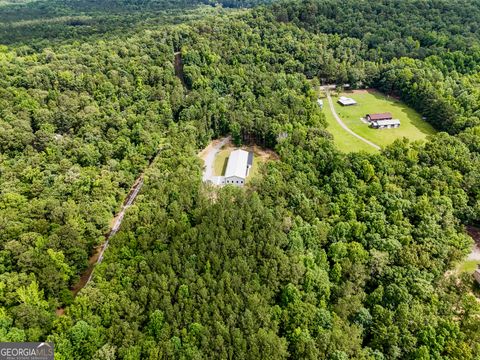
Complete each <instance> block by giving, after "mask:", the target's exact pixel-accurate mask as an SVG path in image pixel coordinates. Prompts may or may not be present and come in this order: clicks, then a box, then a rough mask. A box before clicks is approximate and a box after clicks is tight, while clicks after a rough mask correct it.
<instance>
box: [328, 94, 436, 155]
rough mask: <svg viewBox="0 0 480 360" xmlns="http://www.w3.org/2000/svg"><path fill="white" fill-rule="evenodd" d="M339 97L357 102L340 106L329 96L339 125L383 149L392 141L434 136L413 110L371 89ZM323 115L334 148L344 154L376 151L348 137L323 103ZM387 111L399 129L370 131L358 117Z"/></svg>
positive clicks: (432, 130)
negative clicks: (341, 122)
mask: <svg viewBox="0 0 480 360" xmlns="http://www.w3.org/2000/svg"><path fill="white" fill-rule="evenodd" d="M341 95H343V96H348V97H351V98H353V99H354V100H355V101H357V105H354V106H347V107H343V106H342V105H340V104H338V103H337V102H336V101H337V99H338V97H336V96H332V100H333V101H334V102H335V105H334V107H335V111H336V112H337V114H338V116H340V118H341V119H342V120H343V122H344V123H345V124H346V125H347V126H348V127H349V128H350V129H351V130H352V131H354V132H355V133H357V134H358V135H360V136H362V137H364V138H365V139H367V140H370V141H372V142H374V143H375V144H377V145H379V146H381V147H384V146H387V145H389V144H391V143H393V142H394V141H395V140H396V139H401V138H403V137H406V138H408V139H410V140H411V141H415V140H425V139H427V138H428V136H429V135H433V134H435V132H436V131H435V129H434V128H433V127H432V126H431V125H430V124H429V123H427V122H426V121H424V120H422V117H421V115H420V114H419V113H417V112H416V111H415V110H413V109H411V108H409V107H408V106H407V105H405V104H404V103H402V102H401V101H399V100H397V99H394V98H391V97H387V96H385V95H383V94H381V93H379V92H377V91H374V90H369V91H366V90H361V91H353V92H345V93H342V94H341ZM324 102H325V106H324V112H325V115H326V118H327V121H328V124H329V127H328V129H327V130H328V131H330V132H331V133H332V135H333V136H334V139H335V144H336V145H337V147H338V148H339V149H340V150H342V151H345V152H352V151H361V150H364V151H369V152H375V151H376V150H375V149H374V148H372V147H371V146H369V145H367V144H366V143H364V142H362V141H361V140H359V139H357V138H355V137H354V136H352V135H351V134H348V133H347V132H345V131H344V130H343V129H342V128H341V127H340V125H338V123H337V122H336V120H335V119H334V118H333V115H332V114H331V112H330V108H329V106H328V103H327V102H326V101H324ZM383 112H390V113H392V116H393V118H394V119H399V120H400V121H401V123H402V124H401V126H400V127H399V128H397V129H382V130H380V129H378V130H376V129H372V128H370V127H369V126H368V125H367V124H365V123H363V122H362V121H361V120H360V118H362V117H364V116H365V115H366V114H368V113H383Z"/></svg>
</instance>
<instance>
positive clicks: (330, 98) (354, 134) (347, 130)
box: [326, 90, 381, 150]
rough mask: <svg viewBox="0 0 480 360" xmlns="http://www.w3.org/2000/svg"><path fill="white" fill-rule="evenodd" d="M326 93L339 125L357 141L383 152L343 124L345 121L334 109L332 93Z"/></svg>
mask: <svg viewBox="0 0 480 360" xmlns="http://www.w3.org/2000/svg"><path fill="white" fill-rule="evenodd" d="M326 93H327V99H328V104H329V105H330V111H331V112H332V115H333V117H334V118H335V120H337V122H338V124H339V125H340V126H341V127H342V128H343V129H344V130H345V131H346V132H348V133H349V134H351V135H353V136H355V137H356V138H357V139H360V140H362V141H363V142H365V143H367V144H368V145H370V146H373V147H374V148H375V149H377V150H381V148H380V146H378V145H377V144H375V143H373V142H371V141H370V140H367V139H365V138H364V137H361V136H360V135H358V134H357V133H356V132H354V131H352V130H350V128H349V127H348V126H347V125H346V124H345V123H344V122H343V120H342V119H341V118H340V116H338V114H337V112H336V111H335V108H334V106H333V101H332V97H331V96H330V92H329V91H328V90H327V91H326Z"/></svg>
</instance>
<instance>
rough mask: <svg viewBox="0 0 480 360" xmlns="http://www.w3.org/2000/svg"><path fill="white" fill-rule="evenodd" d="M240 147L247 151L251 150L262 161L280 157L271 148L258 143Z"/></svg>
mask: <svg viewBox="0 0 480 360" xmlns="http://www.w3.org/2000/svg"><path fill="white" fill-rule="evenodd" d="M242 149H244V150H247V151H253V153H254V154H255V156H257V157H258V158H259V159H260V160H261V161H262V162H266V161H270V160H279V159H280V157H279V156H278V154H277V153H276V152H275V151H273V150H271V149H264V148H262V147H260V146H258V145H253V146H242Z"/></svg>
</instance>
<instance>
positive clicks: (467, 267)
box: [458, 260, 480, 273]
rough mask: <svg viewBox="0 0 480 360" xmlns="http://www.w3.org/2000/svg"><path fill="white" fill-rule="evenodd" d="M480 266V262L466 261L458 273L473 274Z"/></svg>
mask: <svg viewBox="0 0 480 360" xmlns="http://www.w3.org/2000/svg"><path fill="white" fill-rule="evenodd" d="M479 264H480V261H478V260H465V261H463V262H461V263H460V264H459V265H458V271H459V272H461V273H473V272H474V271H475V269H476V268H477V267H478V265H479Z"/></svg>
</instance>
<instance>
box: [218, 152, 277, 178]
mask: <svg viewBox="0 0 480 360" xmlns="http://www.w3.org/2000/svg"><path fill="white" fill-rule="evenodd" d="M242 149H244V150H246V151H253V165H252V168H251V169H250V173H249V174H248V177H247V180H246V182H247V183H248V182H250V181H251V180H252V179H253V178H255V177H257V176H259V174H260V167H261V164H263V163H265V162H266V161H268V160H270V159H274V158H276V156H275V155H274V154H273V152H271V151H266V150H263V149H260V148H259V147H257V146H244V147H242ZM233 150H235V147H234V146H233V145H232V144H227V145H225V146H224V147H222V149H221V150H220V151H219V152H218V154H217V156H216V157H215V161H214V163H213V175H215V176H223V175H225V170H226V169H227V163H228V157H229V156H230V153H231V152H232V151H233Z"/></svg>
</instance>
